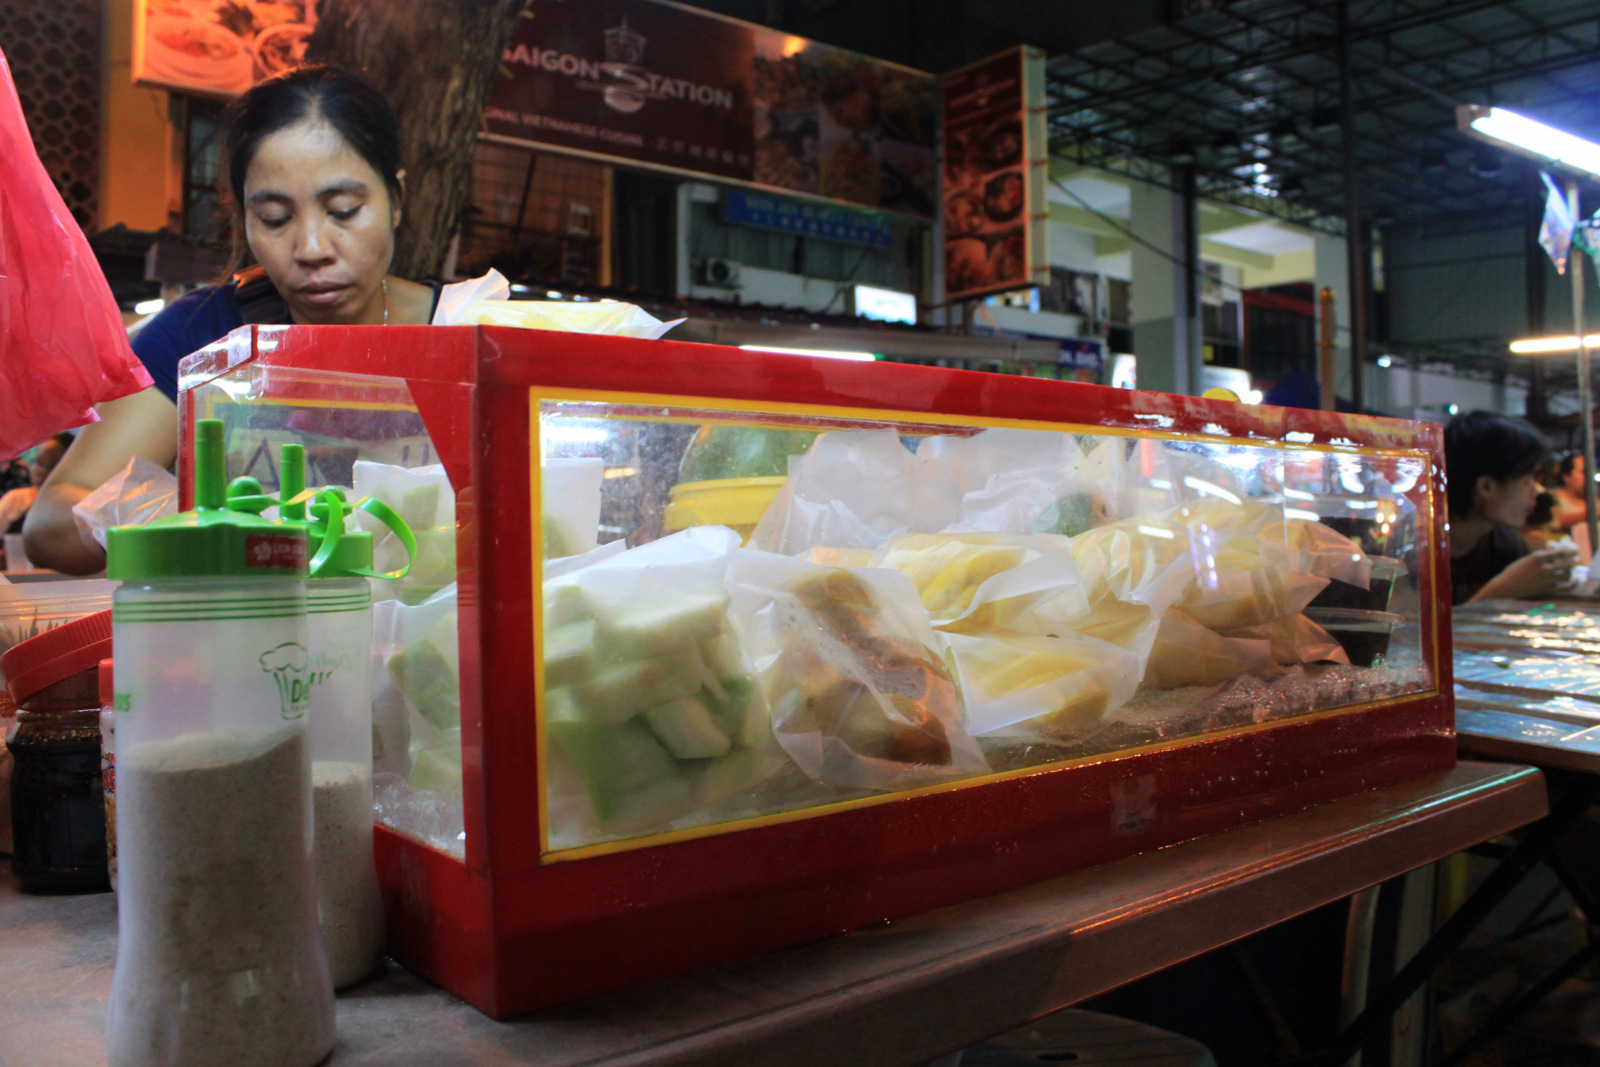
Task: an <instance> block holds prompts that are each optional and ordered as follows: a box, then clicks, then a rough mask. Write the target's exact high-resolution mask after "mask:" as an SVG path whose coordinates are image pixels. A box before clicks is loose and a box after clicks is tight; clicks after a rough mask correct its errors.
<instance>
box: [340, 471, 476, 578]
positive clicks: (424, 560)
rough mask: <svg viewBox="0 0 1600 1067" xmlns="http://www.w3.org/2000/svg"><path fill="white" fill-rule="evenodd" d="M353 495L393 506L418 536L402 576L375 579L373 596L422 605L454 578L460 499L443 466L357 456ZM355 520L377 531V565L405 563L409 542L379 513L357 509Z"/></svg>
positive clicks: (392, 567)
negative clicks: (401, 464)
mask: <svg viewBox="0 0 1600 1067" xmlns="http://www.w3.org/2000/svg"><path fill="white" fill-rule="evenodd" d="M352 480H353V481H354V482H355V486H354V488H353V489H352V491H351V495H352V496H354V497H356V498H360V497H367V496H370V497H373V498H375V499H377V500H381V501H383V502H384V503H385V504H387V505H389V507H391V508H393V509H394V510H395V511H396V512H397V513H398V514H399V515H400V517H401V518H402V519H404V520H405V521H406V524H407V525H408V526H410V527H411V531H412V534H413V535H414V536H415V538H416V546H417V548H416V554H415V555H414V556H412V557H411V569H410V570H409V571H408V572H407V573H406V576H405V577H404V578H399V579H395V580H393V581H383V580H380V581H376V582H375V583H374V592H373V597H374V599H377V600H384V599H388V598H390V597H393V598H395V599H397V600H400V601H402V602H404V603H406V604H420V603H422V602H423V601H425V600H427V599H428V598H429V597H431V596H433V595H434V594H435V593H437V592H438V591H439V590H440V589H443V588H444V587H445V586H447V585H450V584H452V583H453V582H454V581H455V580H456V498H455V491H454V490H453V489H452V488H451V487H450V477H449V475H447V474H446V473H445V470H444V465H443V464H439V463H435V464H431V465H429V466H426V467H397V466H394V465H392V464H388V463H374V462H371V461H370V460H364V459H358V460H356V462H355V466H354V468H353V475H352ZM352 518H353V520H354V522H355V524H356V525H357V526H358V527H359V528H360V529H363V530H366V531H367V532H368V533H371V534H372V536H373V548H372V555H373V567H374V569H375V570H378V571H383V572H388V571H395V570H399V569H400V568H401V567H402V566H404V565H405V563H406V559H407V552H406V548H405V545H404V544H403V543H401V541H400V539H399V538H398V537H396V536H395V534H394V532H393V531H391V530H390V529H389V528H388V527H387V526H385V525H384V524H383V523H382V522H380V521H379V520H378V519H377V518H376V517H374V516H372V515H369V514H367V513H366V512H364V511H360V510H357V511H355V512H354V513H353V515H352Z"/></svg>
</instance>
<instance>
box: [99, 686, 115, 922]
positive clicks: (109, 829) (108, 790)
mask: <svg viewBox="0 0 1600 1067" xmlns="http://www.w3.org/2000/svg"><path fill="white" fill-rule="evenodd" d="M115 678H116V676H115V675H114V674H113V666H112V661H111V660H109V659H103V660H101V661H100V789H101V792H102V794H103V795H104V797H105V810H106V875H107V877H108V879H109V880H110V882H111V891H112V892H113V893H115V892H116V891H117V709H116V692H117V690H116V681H115Z"/></svg>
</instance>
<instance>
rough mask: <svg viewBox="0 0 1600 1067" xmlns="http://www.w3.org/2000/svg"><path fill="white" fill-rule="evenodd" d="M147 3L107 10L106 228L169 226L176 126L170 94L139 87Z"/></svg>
mask: <svg viewBox="0 0 1600 1067" xmlns="http://www.w3.org/2000/svg"><path fill="white" fill-rule="evenodd" d="M142 2H143V0H108V2H107V3H106V6H105V11H106V23H105V82H104V85H103V88H102V99H101V123H102V126H101V132H100V228H101V229H107V228H109V227H112V226H115V225H116V224H117V223H119V222H120V223H122V224H123V225H125V226H127V227H128V228H129V229H130V230H159V229H161V227H163V226H165V225H166V224H167V168H168V160H169V159H170V156H171V148H170V136H171V125H170V123H168V121H167V94H166V92H165V91H164V90H161V89H141V88H137V87H136V86H135V85H134V84H133V8H134V4H135V3H142Z"/></svg>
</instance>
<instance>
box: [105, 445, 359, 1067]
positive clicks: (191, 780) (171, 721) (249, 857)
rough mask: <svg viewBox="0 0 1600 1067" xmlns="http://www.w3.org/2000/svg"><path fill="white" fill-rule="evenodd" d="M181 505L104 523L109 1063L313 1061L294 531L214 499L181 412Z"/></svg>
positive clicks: (306, 700) (212, 480) (299, 587)
mask: <svg viewBox="0 0 1600 1067" xmlns="http://www.w3.org/2000/svg"><path fill="white" fill-rule="evenodd" d="M194 456H195V464H194V472H195V473H194V479H195V484H194V501H195V508H194V510H192V511H187V512H184V513H182V514H179V515H175V516H172V517H171V518H167V519H161V520H158V521H156V522H153V523H149V524H147V525H145V526H119V527H114V528H112V529H111V530H110V531H108V533H107V544H106V550H107V572H108V574H109V575H110V576H111V577H112V578H117V579H121V580H122V585H121V587H120V588H119V589H118V590H117V592H116V594H115V599H114V602H113V609H112V628H113V631H114V636H115V648H116V695H115V704H116V707H117V725H116V735H117V738H116V744H117V836H118V840H119V846H120V847H119V849H118V860H119V864H118V866H119V871H118V882H119V899H118V927H117V928H118V935H119V936H118V943H117V966H116V973H115V976H114V977H113V979H112V988H111V1002H110V1006H109V1011H108V1014H107V1025H106V1039H107V1040H106V1043H107V1048H108V1052H109V1059H110V1063H111V1067H155V1065H158V1064H159V1065H161V1067H190V1065H196V1067H198V1065H202V1064H205V1065H212V1064H236V1063H271V1064H277V1065H281V1067H311V1065H312V1064H315V1063H317V1062H319V1061H320V1060H321V1059H322V1058H323V1057H324V1056H326V1055H327V1054H328V1052H329V1050H330V1049H331V1048H332V1045H333V1034H334V1012H333V984H332V981H331V980H330V978H329V973H328V963H327V958H326V957H325V956H324V954H323V951H322V943H321V939H320V937H319V936H318V932H317V916H316V888H315V882H314V878H313V873H312V856H311V844H312V841H311V817H312V810H311V759H310V746H309V744H308V736H307V735H308V731H307V720H306V712H307V710H308V708H309V704H310V689H311V681H312V679H311V671H310V661H309V653H308V649H307V636H306V615H305V576H306V564H307V549H306V535H305V532H304V531H303V530H299V529H296V528H293V527H285V526H280V525H278V524H276V523H273V522H270V521H268V520H266V519H263V518H261V517H260V516H258V515H251V514H247V513H243V512H237V511H233V510H230V509H228V508H227V507H226V506H225V502H226V501H225V489H224V486H223V427H222V423H221V422H220V421H217V420H214V419H202V420H199V421H197V422H196V424H195V442H194Z"/></svg>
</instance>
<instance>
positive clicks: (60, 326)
mask: <svg viewBox="0 0 1600 1067" xmlns="http://www.w3.org/2000/svg"><path fill="white" fill-rule="evenodd" d="M150 384H151V378H150V373H149V372H148V371H146V370H145V369H144V365H143V364H142V363H140V362H139V359H138V357H137V356H135V355H134V354H133V349H132V348H131V347H129V345H128V333H127V330H126V329H125V328H124V327H123V325H122V313H121V312H119V311H118V310H117V302H116V300H114V299H113V298H112V296H111V287H110V286H109V285H107V284H106V279H105V275H104V274H102V273H101V271H100V265H99V263H98V262H97V261H96V260H95V256H94V252H93V251H92V250H91V249H90V248H89V242H88V240H87V239H86V238H85V237H84V235H83V230H82V229H81V228H80V227H79V226H78V223H77V222H76V220H74V219H73V217H72V214H71V212H69V211H68V210H67V205H66V204H65V203H63V202H62V200H61V194H60V193H58V192H56V188H55V186H54V185H53V184H52V183H51V181H50V175H49V174H48V173H46V171H45V168H44V164H43V163H41V162H40V160H39V156H38V153H37V152H35V151H34V147H33V139H32V137H30V135H29V133H28V126H27V122H26V121H25V120H24V119H23V116H22V106H21V104H20V102H19V101H18V99H17V91H16V86H15V85H14V84H13V82H12V80H11V68H10V66H9V65H8V64H7V63H6V57H5V53H4V52H0V459H10V458H11V457H13V456H16V455H19V454H20V453H22V452H23V451H25V450H26V449H28V448H31V447H33V446H34V445H36V444H38V443H39V442H40V441H42V440H44V439H45V438H46V437H49V436H50V435H51V434H53V433H56V432H58V431H60V430H64V429H68V428H70V427H73V426H82V425H84V424H85V423H89V422H95V421H97V420H98V419H99V416H98V415H97V414H95V410H94V406H95V405H96V404H101V403H104V402H106V401H108V400H116V399H118V398H120V397H124V396H128V395H129V394H132V393H137V392H139V391H140V390H141V389H147V388H149V387H150Z"/></svg>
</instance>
